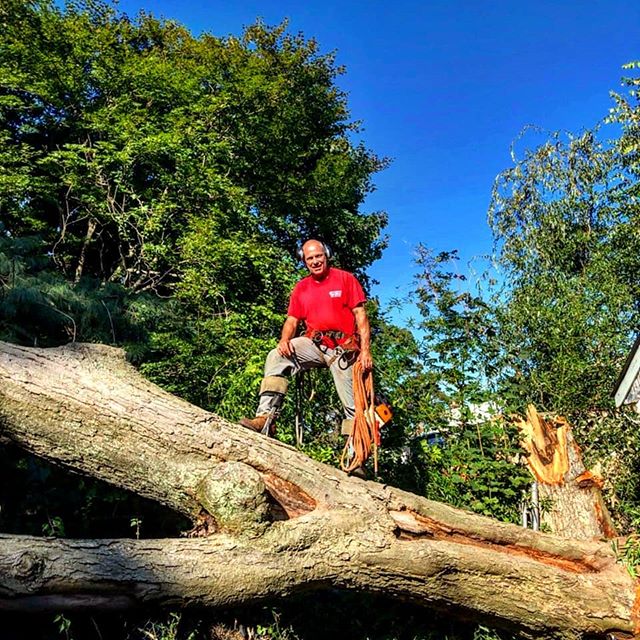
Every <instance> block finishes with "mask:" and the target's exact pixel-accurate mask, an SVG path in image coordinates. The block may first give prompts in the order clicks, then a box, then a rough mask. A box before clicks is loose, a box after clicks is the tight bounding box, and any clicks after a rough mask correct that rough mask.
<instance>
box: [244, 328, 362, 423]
mask: <svg viewBox="0 0 640 640" xmlns="http://www.w3.org/2000/svg"><path fill="white" fill-rule="evenodd" d="M290 344H291V351H292V352H293V354H292V356H291V357H290V358H286V357H285V356H281V355H280V354H279V353H278V350H277V349H272V350H271V351H270V352H269V355H268V356H267V361H266V363H265V365H264V376H265V378H266V377H267V376H290V375H293V374H296V373H299V372H300V371H308V370H309V369H318V368H322V367H328V368H329V370H330V371H331V375H332V376H333V382H334V384H335V385H336V391H337V392H338V396H339V397H340V402H342V406H343V407H344V413H345V416H346V417H347V418H353V416H354V415H355V412H356V410H355V404H354V401H353V363H354V362H355V361H356V358H357V354H356V353H354V352H353V351H350V352H347V353H345V354H344V355H343V356H341V357H339V358H336V359H335V360H333V362H331V359H332V358H333V356H334V350H333V349H329V348H327V347H325V346H322V347H317V346H316V345H315V344H314V343H313V342H312V340H311V339H310V338H305V337H304V336H300V337H298V338H293V339H292V340H291V343H290ZM330 362H331V364H329V363H330ZM270 402H271V398H270V396H268V395H264V394H263V395H262V396H260V404H259V405H258V410H257V411H256V415H258V416H260V415H265V414H266V413H269V409H270V408H271V406H270Z"/></svg>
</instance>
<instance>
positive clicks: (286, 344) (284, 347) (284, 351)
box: [276, 338, 293, 358]
mask: <svg viewBox="0 0 640 640" xmlns="http://www.w3.org/2000/svg"><path fill="white" fill-rule="evenodd" d="M276 349H277V350H278V353H279V354H280V355H281V356H284V357H285V358H289V357H291V355H292V353H293V351H292V350H291V342H290V341H289V339H288V338H287V339H282V340H280V342H278V346H277V347H276Z"/></svg>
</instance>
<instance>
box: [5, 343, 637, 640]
mask: <svg viewBox="0 0 640 640" xmlns="http://www.w3.org/2000/svg"><path fill="white" fill-rule="evenodd" d="M0 430H1V433H2V434H3V435H4V436H6V437H9V438H11V439H12V440H14V441H16V442H18V443H19V444H20V445H21V446H23V447H24V448H25V449H28V450H29V451H32V452H34V453H36V454H38V455H41V456H43V457H46V458H48V459H51V460H56V461H59V462H62V463H64V464H65V465H67V466H69V467H72V468H74V469H77V470H79V471H82V472H84V473H87V474H90V475H93V476H96V477H99V478H101V479H103V480H107V481H109V482H111V483H113V484H116V485H118V486H121V487H126V488H128V489H131V490H133V491H136V492H138V493H140V494H142V495H145V496H147V497H149V498H153V499H155V500H157V501H159V502H161V503H163V504H165V505H168V506H170V507H172V508H174V509H175V510H177V511H179V512H181V513H183V514H186V515H188V516H190V517H191V518H192V519H193V520H194V522H196V523H197V522H199V521H214V522H215V529H216V532H215V533H213V534H212V535H210V536H208V537H206V538H198V539H180V540H153V541H145V540H84V541H79V540H54V539H44V538H32V537H25V536H0V539H1V543H0V610H1V609H4V610H28V609H32V608H37V609H43V608H51V609H54V610H59V609H61V608H96V607H102V608H109V607H111V608H125V607H130V606H136V605H138V604H141V603H146V604H152V603H153V604H162V605H172V606H175V605H180V606H188V605H206V606H228V605H231V604H235V605H237V604H242V603H247V602H254V601H256V600H261V599H268V598H272V597H276V596H278V597H282V596H287V595H290V594H292V593H294V592H302V591H310V590H318V589H323V588H327V587H332V588H335V587H338V588H345V589H352V590H358V591H362V592H371V593H384V594H386V595H389V596H392V597H396V598H399V599H402V600H407V601H412V602H415V603H418V604H420V605H423V606H426V607H431V608H434V609H438V610H442V611H448V612H450V613H451V614H452V615H458V616H460V615H462V616H464V617H467V618H469V619H476V620H479V621H484V622H486V623H489V624H492V625H494V626H499V627H503V628H506V629H510V630H515V631H519V632H521V633H524V634H528V635H532V636H533V635H538V636H539V635H544V636H547V637H551V636H554V637H571V638H577V637H586V636H594V635H595V636H604V635H605V634H607V633H613V634H615V635H617V636H619V637H622V636H625V635H626V636H631V635H633V634H634V632H635V628H636V622H635V615H634V603H635V600H636V593H635V591H636V585H635V581H634V580H632V579H631V577H630V576H629V575H628V574H627V572H626V571H625V569H624V568H623V567H622V566H621V565H620V564H618V563H617V562H616V558H615V555H614V553H613V551H612V550H611V547H610V546H609V545H608V544H603V543H599V542H591V541H576V540H568V539H563V538H558V537H554V536H551V535H546V534H538V533H534V532H532V531H529V530H526V529H522V528H519V527H516V526H512V525H507V524H504V523H499V522H496V521H493V520H490V519H488V518H483V517H480V516H477V515H474V514H471V513H468V512H465V511H461V510H456V509H453V508H451V507H448V506H446V505H443V504H440V503H436V502H432V501H429V500H425V499H423V498H420V497H418V496H415V495H412V494H408V493H406V492H403V491H400V490H398V489H394V488H393V487H388V486H384V485H381V484H377V483H373V482H365V481H361V480H358V479H354V478H350V477H347V476H345V475H344V474H343V473H341V472H340V471H338V470H336V469H332V468H330V467H327V466H326V465H323V464H320V463H317V462H314V461H313V460H310V459H308V458H307V457H305V456H304V455H302V454H301V453H299V452H298V451H296V450H295V449H293V448H291V447H289V446H286V445H283V444H281V443H279V442H277V441H274V440H272V439H269V438H265V437H263V436H260V435H258V434H254V433H252V432H250V431H248V430H246V429H243V428H242V427H239V426H237V425H234V424H230V423H227V422H225V421H224V420H222V419H221V418H219V417H216V416H214V415H212V414H210V413H207V412H205V411H202V410H201V409H198V408H197V407H193V406H191V405H189V404H187V403H185V402H183V401H181V400H179V399H177V398H175V397H173V396H171V395H169V394H167V393H165V392H163V391H161V390H160V389H158V388H157V387H155V386H153V385H151V384H149V383H148V382H146V381H144V380H143V379H142V378H141V377H140V376H139V375H138V374H137V373H136V372H135V371H134V370H133V369H132V368H131V367H129V366H128V365H127V364H126V362H125V361H124V358H123V357H122V354H121V352H119V351H117V350H115V349H111V348H107V347H101V346H89V345H72V346H68V347H65V348H58V349H48V350H39V349H27V348H21V347H16V346H13V345H8V344H3V343H0Z"/></svg>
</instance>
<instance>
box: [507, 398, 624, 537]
mask: <svg viewBox="0 0 640 640" xmlns="http://www.w3.org/2000/svg"><path fill="white" fill-rule="evenodd" d="M520 430H521V432H522V433H523V435H524V445H525V448H526V449H527V450H528V453H529V456H528V457H527V465H528V466H529V469H530V470H531V473H533V475H534V477H535V478H536V480H537V481H538V483H539V492H540V500H541V501H543V500H546V502H547V503H548V505H549V508H548V509H545V510H543V512H542V523H543V524H546V525H547V526H548V527H549V529H550V530H551V531H553V533H555V534H557V535H559V536H565V537H567V538H576V539H592V538H613V537H615V535H616V532H615V528H614V526H613V522H612V521H611V517H610V515H609V512H608V510H607V508H606V506H605V504H604V500H603V498H602V493H601V491H600V489H601V487H602V479H601V478H600V477H598V476H597V475H596V474H594V473H593V472H591V471H588V470H587V468H586V467H585V466H584V463H583V462H582V453H581V451H580V447H579V446H578V444H577V443H576V442H575V440H574V438H573V433H572V431H571V426H570V425H569V423H568V422H567V420H566V419H565V418H562V417H559V416H553V417H546V418H545V417H544V416H542V415H540V414H539V413H538V412H537V411H536V409H535V407H533V406H529V407H528V409H527V419H526V421H523V422H521V424H520Z"/></svg>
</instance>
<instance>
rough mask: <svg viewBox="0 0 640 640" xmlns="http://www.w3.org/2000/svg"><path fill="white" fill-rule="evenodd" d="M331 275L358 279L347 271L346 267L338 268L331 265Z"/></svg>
mask: <svg viewBox="0 0 640 640" xmlns="http://www.w3.org/2000/svg"><path fill="white" fill-rule="evenodd" d="M329 273H330V275H331V274H333V275H334V276H335V277H336V278H343V279H346V280H351V279H352V278H353V280H357V278H356V277H355V276H354V275H353V273H351V272H350V271H345V270H344V269H338V267H331V271H330V272H329Z"/></svg>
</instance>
